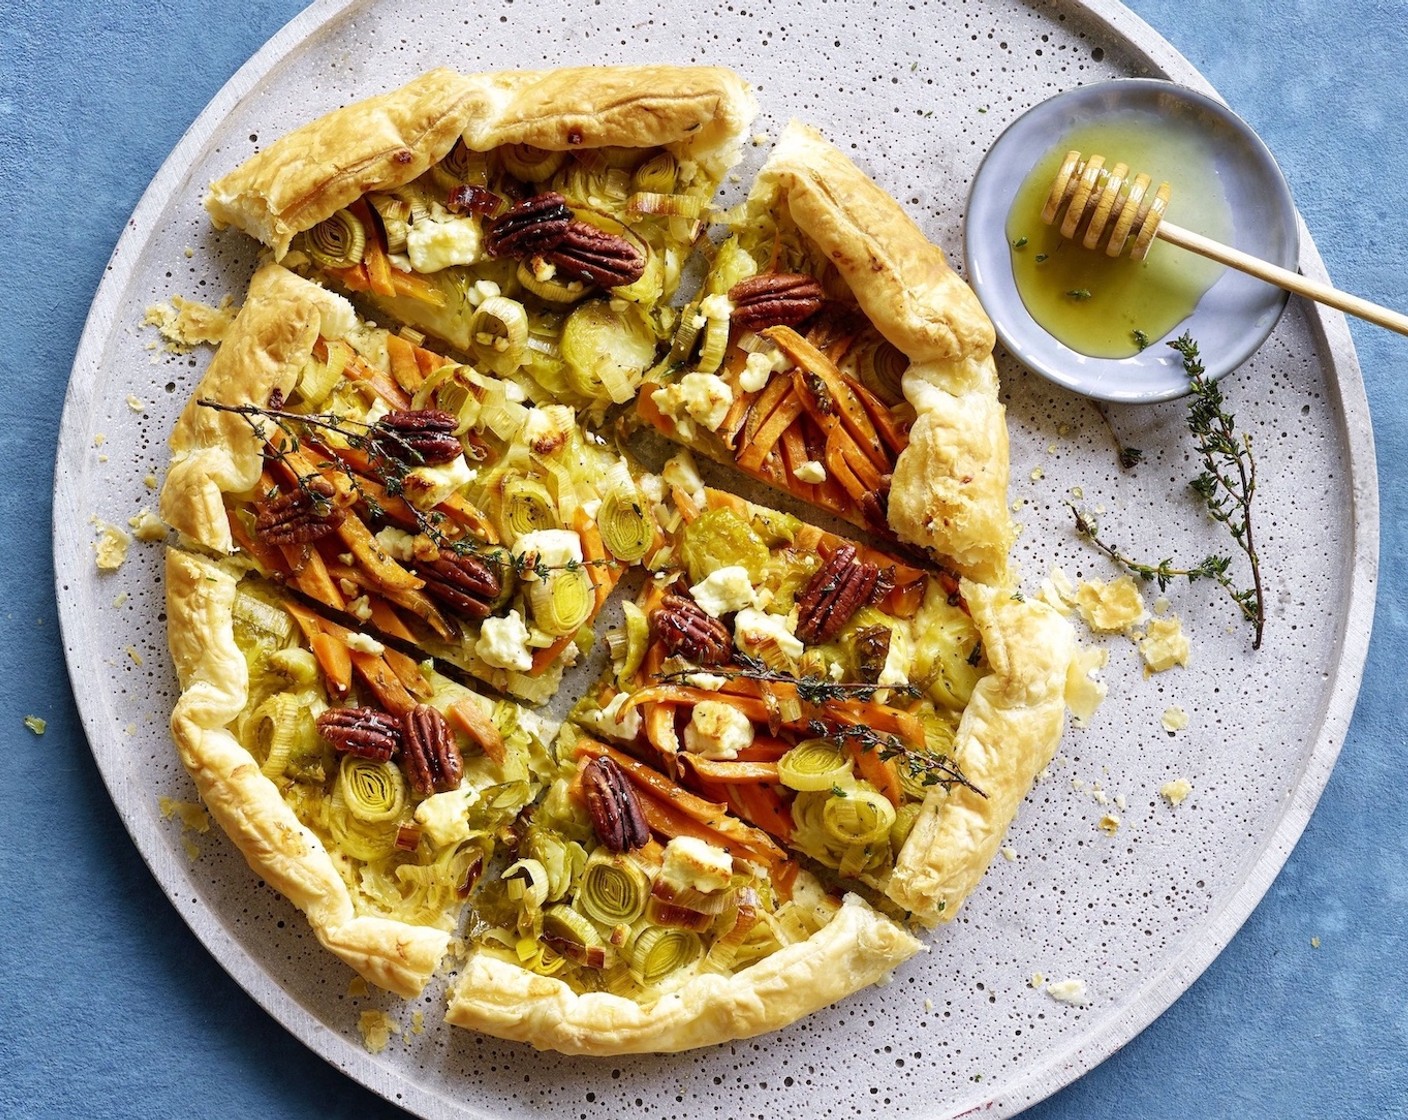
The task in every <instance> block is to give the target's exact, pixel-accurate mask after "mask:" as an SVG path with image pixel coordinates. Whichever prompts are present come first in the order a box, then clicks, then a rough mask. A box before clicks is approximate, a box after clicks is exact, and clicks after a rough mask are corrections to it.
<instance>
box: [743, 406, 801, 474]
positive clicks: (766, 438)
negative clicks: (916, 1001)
mask: <svg viewBox="0 0 1408 1120" xmlns="http://www.w3.org/2000/svg"><path fill="white" fill-rule="evenodd" d="M805 410H806V405H805V404H804V403H803V402H802V400H801V399H800V398H798V397H797V396H795V395H792V396H788V397H786V398H784V399H783V401H782V403H781V404H779V405H778V406H777V408H776V409H774V410H773V414H772V415H771V416H769V417H768V419H767V422H766V423H765V424H763V426H762V427H761V428H759V429H758V434H757V436H755V437H754V438H753V439H752V440H751V441H749V442H748V443H747V445H746V446H745V447H744V448H743V451H742V452H741V453H740V454H739V456H738V465H739V466H740V467H742V468H743V469H744V470H752V471H756V470H758V469H760V468H761V467H762V465H763V460H764V459H765V458H767V455H768V453H769V452H770V451H772V449H773V447H774V446H776V444H777V441H778V440H779V439H781V438H782V433H783V432H784V431H786V430H787V427H788V425H790V424H791V423H792V421H794V420H796V419H797V417H799V416H800V415H802V413H803V412H804V411H805Z"/></svg>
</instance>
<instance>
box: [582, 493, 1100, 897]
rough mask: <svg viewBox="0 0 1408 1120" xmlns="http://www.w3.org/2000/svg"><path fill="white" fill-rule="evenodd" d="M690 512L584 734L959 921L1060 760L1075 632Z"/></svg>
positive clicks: (986, 591) (869, 886)
mask: <svg viewBox="0 0 1408 1120" xmlns="http://www.w3.org/2000/svg"><path fill="white" fill-rule="evenodd" d="M677 501H679V502H680V504H681V506H682V507H684V508H686V510H687V512H686V513H685V524H684V525H683V527H682V529H681V530H680V532H679V534H678V537H677V543H678V551H677V554H676V560H677V562H678V564H679V568H678V569H677V570H676V571H672V572H669V573H663V574H662V575H661V576H660V577H658V578H656V579H655V580H652V581H651V583H650V584H649V585H648V586H647V588H646V590H645V591H644V593H643V595H642V597H641V600H640V602H639V603H638V604H637V605H636V606H634V607H631V608H628V610H627V619H628V625H627V629H626V631H625V633H624V634H623V635H620V636H618V637H617V638H616V639H615V640H614V641H613V646H614V647H615V651H616V653H617V654H618V662H617V667H616V671H615V673H614V675H613V676H612V677H610V678H609V679H608V680H606V681H604V682H603V683H602V684H601V686H600V687H599V688H598V690H597V692H596V693H595V694H594V695H593V696H592V697H590V698H589V699H588V701H586V702H585V703H584V704H583V705H582V706H580V707H579V709H578V711H577V712H576V719H577V720H578V722H579V723H580V724H581V725H583V726H584V727H586V728H588V729H589V730H590V731H591V732H592V733H594V734H596V735H599V736H603V737H606V738H609V739H612V740H615V742H616V747H615V748H613V749H615V750H619V751H622V752H627V753H628V754H629V756H630V758H631V759H633V760H635V762H634V765H635V766H638V767H640V769H641V772H642V774H643V775H657V774H658V775H668V776H669V779H668V782H667V785H669V788H672V789H676V790H677V792H676V793H675V794H674V796H675V797H676V798H679V799H684V798H691V797H692V798H695V799H700V798H702V799H703V800H705V801H706V802H710V803H715V804H717V805H718V806H720V807H727V810H728V811H729V812H730V813H733V814H735V815H736V816H737V817H738V818H740V819H741V820H742V821H745V822H747V823H748V824H749V825H751V826H752V827H753V828H755V829H757V830H759V831H761V832H762V833H764V834H766V836H767V837H768V838H769V839H770V840H771V841H772V842H773V843H775V844H777V845H778V846H780V847H782V848H784V849H786V850H787V851H788V852H789V853H790V855H789V858H791V857H793V856H795V857H800V858H802V859H803V862H804V863H805V864H806V865H807V866H809V867H812V868H817V869H819V870H820V871H821V873H822V874H824V875H826V876H827V877H828V878H829V879H831V880H832V881H833V882H835V883H836V884H838V885H839V886H840V887H842V888H845V889H852V890H868V891H869V892H871V896H872V897H875V898H878V899H884V900H888V901H889V902H890V903H893V904H895V905H897V906H899V907H901V908H902V909H903V910H904V911H906V912H908V913H909V914H911V915H912V916H913V917H915V918H916V919H918V920H919V921H920V922H922V923H924V924H934V923H936V922H939V921H947V920H949V919H951V918H952V917H953V916H954V914H955V913H956V912H957V910H958V908H959V906H960V905H961V904H962V902H963V900H964V899H965V898H966V897H967V895H968V894H969V892H970V891H971V890H972V889H973V887H974V886H975V885H976V884H977V882H978V880H979V878H981V876H982V874H983V872H984V871H985V870H986V868H987V867H988V865H989V863H990V862H991V861H992V858H993V857H994V855H995V854H996V852H997V848H998V845H999V844H1000V842H1001V838H1002V836H1003V834H1004V833H1005V832H1006V830H1007V826H1008V824H1009V823H1010V822H1011V820H1012V818H1013V816H1014V814H1015V813H1016V809H1017V806H1018V804H1019V802H1020V801H1021V799H1022V798H1023V797H1025V796H1026V794H1027V792H1028V790H1029V789H1030V788H1031V785H1032V783H1033V781H1035V779H1036V775H1037V774H1038V773H1039V772H1040V771H1041V770H1042V769H1043V768H1044V767H1045V766H1046V765H1047V764H1048V763H1049V762H1050V761H1051V758H1052V756H1053V754H1054V752H1055V749H1056V744H1057V742H1058V741H1059V739H1060V736H1061V730H1062V726H1063V722H1064V715H1065V708H1066V701H1067V682H1068V678H1074V677H1076V676H1077V675H1079V669H1077V668H1076V667H1075V666H1076V660H1075V656H1074V655H1075V650H1074V642H1073V639H1072V635H1071V630H1070V627H1069V626H1068V625H1067V624H1066V622H1065V621H1064V620H1063V619H1062V618H1061V617H1060V616H1059V615H1058V614H1057V613H1056V612H1055V611H1053V610H1051V609H1050V608H1049V607H1047V606H1046V605H1044V604H1040V603H1029V602H1025V601H1023V600H1021V598H1020V597H1019V596H1014V595H1012V594H1011V593H1010V592H1009V591H1007V590H1005V589H999V588H992V587H989V586H986V585H983V584H978V583H975V582H973V581H970V580H967V579H960V578H958V577H955V576H952V575H950V574H948V573H946V572H944V571H941V570H940V571H936V572H926V571H924V570H921V569H917V568H914V567H911V566H909V565H907V564H905V563H903V562H902V561H900V560H897V559H895V558H894V557H891V556H887V555H885V554H884V553H881V552H878V551H876V550H874V549H871V548H868V547H866V546H865V545H862V544H858V543H856V542H853V541H847V540H845V539H844V538H841V537H839V536H836V535H834V534H831V533H826V532H823V531H822V530H819V529H816V528H814V527H812V526H809V525H805V524H802V523H801V522H799V521H797V520H796V519H795V518H792V517H789V516H787V515H785V514H780V513H778V512H776V511H773V510H768V509H766V508H763V507H761V506H757V505H753V504H750V503H748V502H745V501H743V500H742V499H739V498H736V497H733V496H732V495H728V494H724V493H721V492H719V491H716V490H707V491H704V492H703V494H702V495H701V496H700V499H699V501H698V502H697V504H695V503H691V502H690V501H689V499H688V498H685V497H683V496H682V497H681V498H677ZM691 505H692V506H693V508H689V507H690V506H691ZM599 749H600V748H597V747H594V746H592V745H590V744H588V745H587V746H579V747H578V748H577V750H578V754H579V755H582V754H587V755H594V754H595V753H596V752H597V751H598V750H599ZM655 780H656V779H655V778H654V777H643V778H642V781H643V782H647V783H648V782H654V781H655ZM661 780H662V781H664V779H661ZM671 783H672V784H671ZM652 788H653V787H652ZM655 795H656V796H657V797H658V796H660V793H659V790H658V789H656V793H655ZM662 804H665V805H668V804H669V798H665V799H664V800H663V801H662ZM662 811H663V810H662ZM789 873H790V872H789V870H788V869H787V868H785V867H780V868H777V869H775V870H774V873H773V874H774V877H778V876H781V877H783V878H785V877H786V875H787V874H789Z"/></svg>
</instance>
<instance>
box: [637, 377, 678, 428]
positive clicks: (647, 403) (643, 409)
mask: <svg viewBox="0 0 1408 1120" xmlns="http://www.w3.org/2000/svg"><path fill="white" fill-rule="evenodd" d="M659 388H661V385H660V383H659V382H657V381H647V382H645V383H644V384H643V385H641V387H640V392H639V393H637V394H636V415H638V416H639V417H640V418H641V419H642V420H644V421H645V422H646V423H647V424H649V425H650V426H651V427H652V428H655V429H656V430H657V431H661V432H664V433H665V434H666V435H667V436H672V435H674V434H675V422H674V420H673V419H672V418H671V417H669V416H666V415H665V414H664V413H663V412H661V411H660V406H659V405H657V404H656V403H655V401H654V400H652V399H651V394H652V393H654V392H655V390H656V389H659Z"/></svg>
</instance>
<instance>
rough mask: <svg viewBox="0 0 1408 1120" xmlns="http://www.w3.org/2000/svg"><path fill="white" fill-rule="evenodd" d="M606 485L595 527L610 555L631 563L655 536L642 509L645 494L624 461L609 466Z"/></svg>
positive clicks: (638, 557) (653, 528)
mask: <svg viewBox="0 0 1408 1120" xmlns="http://www.w3.org/2000/svg"><path fill="white" fill-rule="evenodd" d="M606 486H607V491H606V497H604V498H603V499H602V501H601V508H600V509H598V510H597V514H596V525H597V529H598V530H600V532H601V539H602V542H603V543H604V544H605V545H606V548H607V551H609V552H610V553H611V555H612V556H614V557H616V559H617V560H623V561H625V562H626V563H628V564H633V563H635V562H636V561H637V560H639V559H640V558H641V557H642V556H644V555H645V554H646V551H647V550H648V549H649V548H650V544H651V542H652V541H653V540H654V539H655V526H654V525H653V524H652V523H651V519H650V515H649V514H648V513H646V510H645V496H644V495H643V494H642V493H641V492H640V489H639V488H638V487H637V486H636V484H635V480H634V479H633V478H631V472H630V471H629V470H628V469H627V467H626V465H625V463H617V464H616V465H615V466H614V467H613V468H612V469H611V471H610V473H609V474H608V475H607V480H606Z"/></svg>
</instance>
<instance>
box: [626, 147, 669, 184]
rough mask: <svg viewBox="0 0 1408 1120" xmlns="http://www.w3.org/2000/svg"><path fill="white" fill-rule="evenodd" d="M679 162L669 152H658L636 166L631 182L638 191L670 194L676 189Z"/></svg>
mask: <svg viewBox="0 0 1408 1120" xmlns="http://www.w3.org/2000/svg"><path fill="white" fill-rule="evenodd" d="M678 174H679V164H678V163H676V162H675V157H674V156H672V155H671V154H670V153H669V152H657V153H656V154H655V155H653V156H651V157H650V158H649V159H648V160H646V161H645V162H644V163H642V164H641V165H640V166H639V167H637V168H636V171H635V174H634V175H632V176H631V184H632V186H634V187H635V189H636V190H637V191H645V192H648V193H651V194H670V193H671V192H672V191H673V190H674V189H675V179H676V176H677V175H678Z"/></svg>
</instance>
